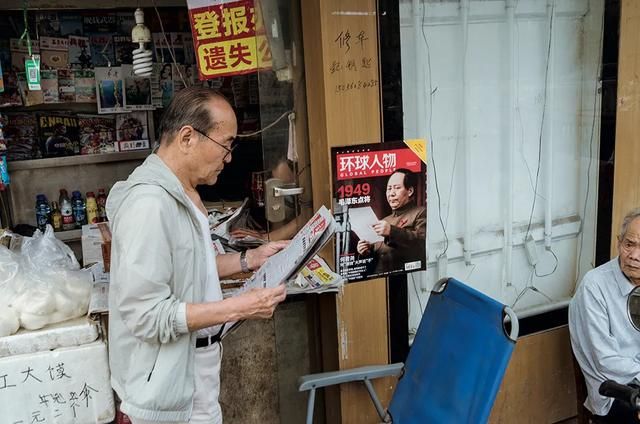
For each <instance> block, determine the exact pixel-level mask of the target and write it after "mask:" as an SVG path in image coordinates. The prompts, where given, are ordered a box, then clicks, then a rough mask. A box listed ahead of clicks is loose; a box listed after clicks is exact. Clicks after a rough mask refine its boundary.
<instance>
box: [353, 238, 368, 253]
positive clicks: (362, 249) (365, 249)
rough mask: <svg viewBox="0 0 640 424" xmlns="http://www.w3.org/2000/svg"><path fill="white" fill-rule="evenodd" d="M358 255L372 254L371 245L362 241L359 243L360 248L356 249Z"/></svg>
mask: <svg viewBox="0 0 640 424" xmlns="http://www.w3.org/2000/svg"><path fill="white" fill-rule="evenodd" d="M356 250H357V251H358V253H359V254H360V255H362V256H367V255H368V254H369V252H371V245H370V244H369V242H368V241H366V240H360V241H359V242H358V246H357V247H356Z"/></svg>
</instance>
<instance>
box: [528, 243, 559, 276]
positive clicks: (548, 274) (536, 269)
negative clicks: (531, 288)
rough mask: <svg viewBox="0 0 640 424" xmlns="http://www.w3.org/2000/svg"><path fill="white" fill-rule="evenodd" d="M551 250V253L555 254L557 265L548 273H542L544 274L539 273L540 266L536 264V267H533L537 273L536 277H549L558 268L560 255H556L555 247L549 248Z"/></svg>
mask: <svg viewBox="0 0 640 424" xmlns="http://www.w3.org/2000/svg"><path fill="white" fill-rule="evenodd" d="M549 252H551V254H552V255H553V258H554V259H555V261H556V263H555V265H554V266H553V269H552V270H551V272H548V273H546V274H542V275H540V274H538V268H537V266H534V267H533V272H534V273H535V275H536V277H538V278H542V277H548V276H550V275H551V274H553V273H554V272H556V269H558V263H559V261H558V257H557V256H556V254H555V253H554V251H553V249H549Z"/></svg>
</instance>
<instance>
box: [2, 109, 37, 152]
mask: <svg viewBox="0 0 640 424" xmlns="http://www.w3.org/2000/svg"><path fill="white" fill-rule="evenodd" d="M37 127H38V122H37V119H36V116H35V114H33V113H8V114H7V124H6V126H5V127H4V131H3V132H4V137H5V139H6V142H7V159H8V160H9V161H13V160H29V159H38V158H40V157H42V154H41V152H40V145H39V144H38V135H37Z"/></svg>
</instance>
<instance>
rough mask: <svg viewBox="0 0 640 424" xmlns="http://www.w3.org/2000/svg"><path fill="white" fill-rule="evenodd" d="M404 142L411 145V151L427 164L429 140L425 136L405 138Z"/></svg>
mask: <svg viewBox="0 0 640 424" xmlns="http://www.w3.org/2000/svg"><path fill="white" fill-rule="evenodd" d="M404 144H406V145H407V146H409V148H410V149H411V151H412V152H413V153H415V154H416V155H417V156H418V157H419V158H420V160H421V161H422V163H424V164H425V165H426V163H427V140H425V139H424V138H412V139H409V140H405V141H404Z"/></svg>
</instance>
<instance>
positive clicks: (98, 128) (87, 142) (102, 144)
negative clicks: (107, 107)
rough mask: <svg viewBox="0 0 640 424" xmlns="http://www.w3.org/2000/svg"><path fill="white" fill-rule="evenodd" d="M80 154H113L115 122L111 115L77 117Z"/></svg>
mask: <svg viewBox="0 0 640 424" xmlns="http://www.w3.org/2000/svg"><path fill="white" fill-rule="evenodd" d="M78 122H79V125H80V154H81V155H91V154H95V153H112V152H115V151H116V149H115V139H116V120H115V117H114V116H112V115H78Z"/></svg>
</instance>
